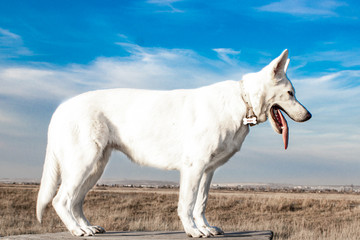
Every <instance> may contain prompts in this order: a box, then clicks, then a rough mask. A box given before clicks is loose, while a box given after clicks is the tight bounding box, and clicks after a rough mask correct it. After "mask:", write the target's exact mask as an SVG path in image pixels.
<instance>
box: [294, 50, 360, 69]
mask: <svg viewBox="0 0 360 240" xmlns="http://www.w3.org/2000/svg"><path fill="white" fill-rule="evenodd" d="M293 58H294V59H297V60H300V61H302V62H305V63H308V62H323V61H326V62H337V63H339V64H340V65H341V66H343V67H346V68H349V67H355V66H360V49H357V48H353V49H351V50H344V51H338V50H329V51H317V52H313V53H311V54H307V55H303V56H296V57H293Z"/></svg>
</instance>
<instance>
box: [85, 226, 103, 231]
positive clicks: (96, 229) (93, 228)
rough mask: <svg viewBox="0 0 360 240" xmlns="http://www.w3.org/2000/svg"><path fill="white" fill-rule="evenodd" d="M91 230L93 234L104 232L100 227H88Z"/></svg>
mask: <svg viewBox="0 0 360 240" xmlns="http://www.w3.org/2000/svg"><path fill="white" fill-rule="evenodd" d="M89 227H90V228H91V230H92V231H93V232H94V233H104V232H106V231H105V229H104V228H102V227H100V226H89Z"/></svg>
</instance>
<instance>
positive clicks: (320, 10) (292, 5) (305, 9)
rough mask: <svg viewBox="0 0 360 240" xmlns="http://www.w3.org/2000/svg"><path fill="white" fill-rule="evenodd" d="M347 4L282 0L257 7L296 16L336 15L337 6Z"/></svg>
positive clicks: (329, 0) (265, 10) (329, 1)
mask: <svg viewBox="0 0 360 240" xmlns="http://www.w3.org/2000/svg"><path fill="white" fill-rule="evenodd" d="M346 5H347V4H346V3H344V2H340V1H335V0H326V1H311V0H281V1H279V2H273V3H270V4H268V5H264V6H261V7H259V8H257V9H258V10H260V11H264V12H275V13H284V14H290V15H295V16H319V17H336V16H338V13H337V12H336V10H337V8H339V7H342V6H346Z"/></svg>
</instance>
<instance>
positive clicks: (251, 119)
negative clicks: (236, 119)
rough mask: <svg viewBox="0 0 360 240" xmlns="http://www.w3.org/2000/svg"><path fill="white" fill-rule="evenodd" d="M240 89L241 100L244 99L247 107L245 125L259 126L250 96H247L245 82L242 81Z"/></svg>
mask: <svg viewBox="0 0 360 240" xmlns="http://www.w3.org/2000/svg"><path fill="white" fill-rule="evenodd" d="M240 88H241V98H242V99H243V101H244V103H245V105H246V116H245V117H244V118H243V124H244V125H247V124H249V125H250V126H255V125H256V124H257V117H256V115H255V113H254V111H253V108H252V106H251V102H250V99H249V96H248V95H247V94H246V91H245V87H244V82H243V80H242V81H240Z"/></svg>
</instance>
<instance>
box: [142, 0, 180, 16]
mask: <svg viewBox="0 0 360 240" xmlns="http://www.w3.org/2000/svg"><path fill="white" fill-rule="evenodd" d="M180 1H181V0H148V1H147V3H150V4H154V5H157V6H159V7H161V8H163V9H162V10H158V12H170V13H182V12H184V11H183V10H180V9H179V8H175V7H174V3H176V2H180Z"/></svg>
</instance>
